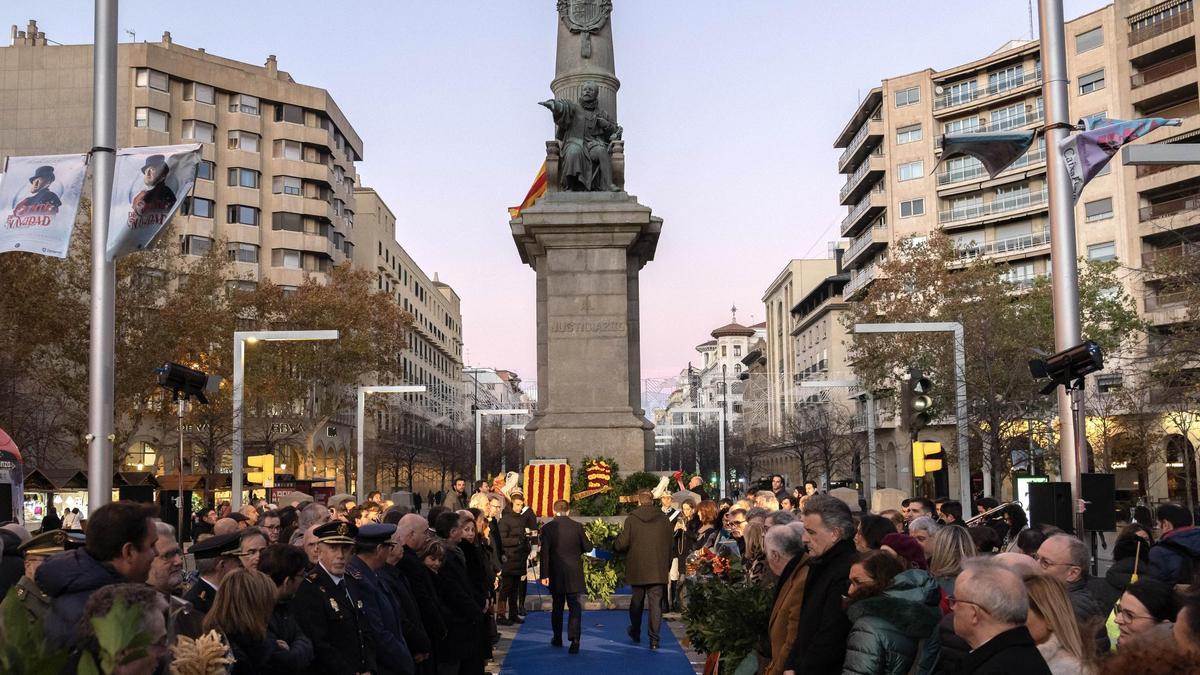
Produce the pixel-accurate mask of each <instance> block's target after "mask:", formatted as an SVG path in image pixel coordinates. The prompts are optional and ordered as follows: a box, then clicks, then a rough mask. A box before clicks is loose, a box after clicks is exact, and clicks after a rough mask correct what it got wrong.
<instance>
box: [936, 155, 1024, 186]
mask: <svg viewBox="0 0 1200 675" xmlns="http://www.w3.org/2000/svg"><path fill="white" fill-rule="evenodd" d="M1045 163H1046V148H1045V147H1035V148H1033V149H1032V150H1030V151H1029V152H1026V153H1025V154H1024V155H1021V156H1020V157H1018V158H1017V161H1015V162H1013V163H1012V164H1010V165H1009V166H1008V168H1007V169H1005V170H1004V171H1003V172H1001V173H1000V174H999V175H998V176H996V180H997V181H1000V180H1001V179H1002V178H1003V177H1004V176H1006V175H1010V173H1009V172H1015V171H1017V170H1018V169H1024V168H1026V167H1029V166H1036V165H1039V164H1042V165H1044V164H1045ZM984 180H991V177H990V176H988V172H987V169H985V168H984V167H983V164H981V163H975V164H972V165H970V166H967V167H964V168H961V169H945V170H942V171H939V172H938V175H937V184H938V189H939V190H940V189H942V188H943V187H948V186H951V185H956V184H959V183H966V182H969V181H984Z"/></svg>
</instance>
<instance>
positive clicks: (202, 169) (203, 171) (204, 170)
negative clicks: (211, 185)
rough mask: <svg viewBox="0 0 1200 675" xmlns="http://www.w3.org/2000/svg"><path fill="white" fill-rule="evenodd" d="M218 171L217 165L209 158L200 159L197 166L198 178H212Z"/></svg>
mask: <svg viewBox="0 0 1200 675" xmlns="http://www.w3.org/2000/svg"><path fill="white" fill-rule="evenodd" d="M216 173H217V165H216V164H214V163H212V162H210V161H208V160H207V159H202V160H200V165H199V166H197V167H196V178H199V179H200V180H212V179H213V176H214V175H216Z"/></svg>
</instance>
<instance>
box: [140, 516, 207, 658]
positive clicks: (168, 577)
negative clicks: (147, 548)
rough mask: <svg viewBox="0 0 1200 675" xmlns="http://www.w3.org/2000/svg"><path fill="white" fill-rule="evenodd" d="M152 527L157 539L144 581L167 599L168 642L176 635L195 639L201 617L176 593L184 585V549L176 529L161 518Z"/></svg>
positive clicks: (197, 634) (201, 620) (202, 619)
mask: <svg viewBox="0 0 1200 675" xmlns="http://www.w3.org/2000/svg"><path fill="white" fill-rule="evenodd" d="M154 528H155V530H156V531H157V532H158V539H157V540H156V541H155V542H154V560H152V561H151V562H150V576H149V577H148V578H147V579H146V583H147V584H149V585H150V586H151V587H152V588H153V589H154V590H156V591H158V592H159V593H161V594H162V595H163V597H164V598H166V600H167V634H168V635H169V636H170V638H171V642H174V640H175V636H177V635H186V636H187V637H190V638H197V637H199V636H200V634H201V632H202V631H201V623H202V622H203V621H204V617H203V616H202V615H201V614H200V613H199V612H197V611H196V610H195V609H194V608H193V607H192V603H190V602H188V601H187V600H184V599H183V598H181V597H179V596H178V595H176V593H178V592H179V590H180V588H181V587H182V586H183V550H182V549H180V548H179V542H177V541H175V528H174V527H171V526H170V525H168V524H166V523H164V522H162V521H161V520H158V521H155V522H154Z"/></svg>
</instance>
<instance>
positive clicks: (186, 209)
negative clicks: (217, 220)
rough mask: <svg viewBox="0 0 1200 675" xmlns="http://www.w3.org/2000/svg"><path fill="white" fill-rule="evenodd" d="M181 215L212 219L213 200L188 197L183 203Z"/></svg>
mask: <svg viewBox="0 0 1200 675" xmlns="http://www.w3.org/2000/svg"><path fill="white" fill-rule="evenodd" d="M183 214H184V215H185V216H195V217H197V218H212V217H213V200H211V199H205V198H204V197H189V198H188V199H186V200H184V202H183Z"/></svg>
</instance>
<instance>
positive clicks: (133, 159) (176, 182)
mask: <svg viewBox="0 0 1200 675" xmlns="http://www.w3.org/2000/svg"><path fill="white" fill-rule="evenodd" d="M199 166H200V144H199V143H194V144H188V145H164V146H157V147H149V148H129V149H126V150H121V151H119V152H118V153H117V168H116V176H115V178H114V179H113V191H112V205H111V209H110V211H109V226H108V248H107V252H108V258H109V259H110V260H114V259H116V258H119V257H121V256H123V255H125V254H127V253H132V252H134V251H142V250H145V249H148V248H150V247H151V246H153V245H154V243H155V241H157V240H158V238H159V237H160V236H161V235H162V234H163V233H164V232H166V231H167V225H168V224H170V222H171V218H172V217H174V215H175V212H176V211H178V210H179V207H180V206H181V205H182V204H183V202H184V200H185V199H186V198H187V196H188V194H190V193H191V191H192V186H193V185H194V184H195V183H196V169H197V168H198V167H199Z"/></svg>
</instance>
